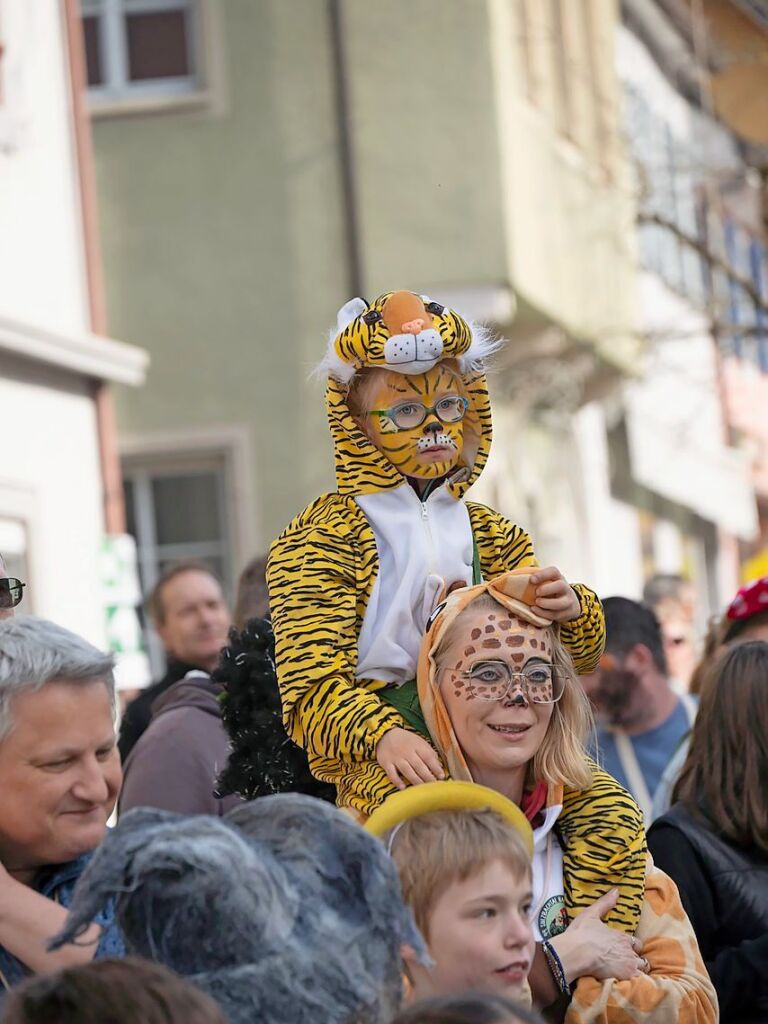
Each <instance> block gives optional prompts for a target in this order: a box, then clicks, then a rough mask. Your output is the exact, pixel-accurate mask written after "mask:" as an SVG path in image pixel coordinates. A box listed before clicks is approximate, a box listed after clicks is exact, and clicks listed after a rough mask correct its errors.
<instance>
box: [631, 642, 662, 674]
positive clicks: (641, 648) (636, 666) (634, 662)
mask: <svg viewBox="0 0 768 1024" xmlns="http://www.w3.org/2000/svg"><path fill="white" fill-rule="evenodd" d="M624 665H625V667H626V668H628V669H630V671H632V672H635V673H636V674H637V675H642V674H643V673H644V672H648V671H649V670H651V669H654V668H655V667H656V663H655V662H654V660H653V655H652V654H651V649H650V647H646V646H645V644H635V645H634V646H633V647H630V649H629V650H628V651H627V653H626V655H625V658H624Z"/></svg>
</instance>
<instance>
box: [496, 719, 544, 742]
mask: <svg viewBox="0 0 768 1024" xmlns="http://www.w3.org/2000/svg"><path fill="white" fill-rule="evenodd" d="M488 728H489V729H492V730H493V731H494V732H495V733H497V734H498V735H499V736H503V737H504V739H506V740H510V741H511V742H514V741H515V740H519V739H522V738H523V737H524V736H525V735H526V734H527V733H528V732H529V731H530V730H531V729H532V728H533V726H531V725H525V724H522V723H516V724H514V725H493V724H492V723H490V722H489V723H488Z"/></svg>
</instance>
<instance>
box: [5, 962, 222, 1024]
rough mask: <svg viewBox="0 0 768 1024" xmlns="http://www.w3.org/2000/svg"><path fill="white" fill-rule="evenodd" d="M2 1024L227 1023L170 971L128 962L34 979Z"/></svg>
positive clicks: (18, 993)
mask: <svg viewBox="0 0 768 1024" xmlns="http://www.w3.org/2000/svg"><path fill="white" fill-rule="evenodd" d="M0 1022H2V1024H227V1022H226V1020H225V1018H224V1015H223V1013H222V1012H221V1010H220V1009H219V1008H218V1006H217V1005H216V1003H214V1001H213V1000H212V999H211V998H210V996H207V995H206V994H205V993H204V992H201V991H200V989H198V988H195V986H194V985H192V984H190V982H188V981H185V980H184V979H183V978H180V977H179V976H178V975H177V974H174V973H173V971H170V970H168V968H167V967H162V966H161V965H160V964H155V963H151V962H150V961H149V960H141V959H139V958H138V957H126V958H125V959H124V960H99V961H97V962H96V963H91V964H84V965H82V966H79V967H69V968H67V969H66V970H63V971H57V972H56V973H54V974H50V975H46V976H45V977H40V978H30V979H29V980H28V981H26V982H24V984H22V985H19V986H18V988H16V989H14V991H13V993H12V994H11V995H10V996H9V998H8V1001H7V1003H6V1005H5V1008H4V1012H3V1014H2V1017H0Z"/></svg>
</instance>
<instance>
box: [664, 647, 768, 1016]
mask: <svg viewBox="0 0 768 1024" xmlns="http://www.w3.org/2000/svg"><path fill="white" fill-rule="evenodd" d="M767 781H768V644H766V643H765V642H763V641H759V640H757V641H755V640H753V641H745V642H744V643H740V644H738V645H736V646H734V647H732V648H731V649H730V650H727V651H726V652H725V653H724V654H722V655H721V657H720V658H719V659H718V660H717V661H716V662H715V663H714V664H712V665H710V668H709V671H708V672H707V673H706V676H705V678H704V682H703V686H702V691H701V706H700V708H699V714H698V717H697V719H696V723H695V725H694V727H693V735H692V738H691V745H690V749H689V751H688V756H687V759H686V762H685V766H684V768H683V771H682V774H681V776H680V780H679V782H678V783H677V785H676V787H675V791H674V799H675V803H674V804H673V806H672V807H671V809H670V810H669V811H668V812H667V813H666V814H664V815H663V816H662V817H661V818H659V819H658V821H656V822H655V823H654V825H653V826H652V828H651V829H650V831H649V833H648V845H649V848H650V851H651V854H652V855H653V859H654V861H655V863H656V864H657V865H658V866H659V867H660V868H662V870H664V871H666V872H667V874H669V875H671V876H672V878H673V879H674V880H675V882H676V883H677V886H678V889H679V890H680V897H681V899H682V901H683V906H684V907H685V910H686V912H687V914H688V916H689V917H690V919H691V923H692V924H693V927H694V930H695V932H696V936H697V938H698V940H699V946H700V948H701V952H702V956H703V957H704V960H705V962H706V966H707V969H708V971H709V974H710V977H711V978H712V981H713V983H714V985H715V989H716V990H717V997H718V1001H719V1003H720V1020H721V1021H722V1022H723V1024H751V1022H755V1024H756V1022H758V1021H760V1022H763V1021H766V1020H768V974H767V973H766V969H765V968H766V964H768V788H767Z"/></svg>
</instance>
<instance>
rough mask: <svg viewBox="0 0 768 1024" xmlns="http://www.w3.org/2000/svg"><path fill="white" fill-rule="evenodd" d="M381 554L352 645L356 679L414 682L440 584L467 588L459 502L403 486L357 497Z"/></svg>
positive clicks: (467, 538)
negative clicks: (422, 496)
mask: <svg viewBox="0 0 768 1024" xmlns="http://www.w3.org/2000/svg"><path fill="white" fill-rule="evenodd" d="M355 501H356V502H357V504H358V505H359V506H360V508H361V509H362V511H363V513H364V514H365V517H366V519H367V520H368V522H369V523H370V524H371V528H372V529H373V533H374V536H375V538H376V550H377V552H378V555H379V573H378V576H377V577H376V582H375V583H374V585H373V591H372V593H371V597H370V600H369V602H368V607H367V608H366V610H365V617H364V619H363V626H362V629H361V630H360V637H359V639H358V660H357V671H356V672H355V676H356V678H358V679H379V680H381V681H382V682H385V683H394V684H396V685H398V686H400V685H402V683H405V682H407V681H408V680H409V679H414V678H415V676H416V663H417V659H418V654H419V646H420V644H421V638H422V635H423V633H424V628H425V626H426V624H427V619H428V618H429V616H430V615H431V613H432V611H433V610H434V608H435V606H436V604H437V602H438V599H439V597H440V595H441V593H442V591H443V588H444V587H445V586H446V584H449V583H453V582H454V581H455V580H462V581H463V582H464V583H465V584H469V583H471V582H472V527H471V525H470V521H469V512H468V511H467V507H466V505H465V504H464V502H463V501H457V500H456V499H455V498H454V497H453V496H452V495H451V494H450V493H449V492H448V490H447V489H446V488H445V486H441V487H438V488H437V489H436V490H435V491H434V492H433V493H432V494H430V495H429V497H428V498H427V500H426V501H424V502H422V501H420V500H419V497H418V495H417V494H416V492H415V491H414V490H413V488H412V487H411V486H410V484H407V483H404V484H403V485H402V486H401V487H397V488H395V489H394V490H391V491H383V492H381V493H378V494H364V495H360V496H358V497H356V498H355Z"/></svg>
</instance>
